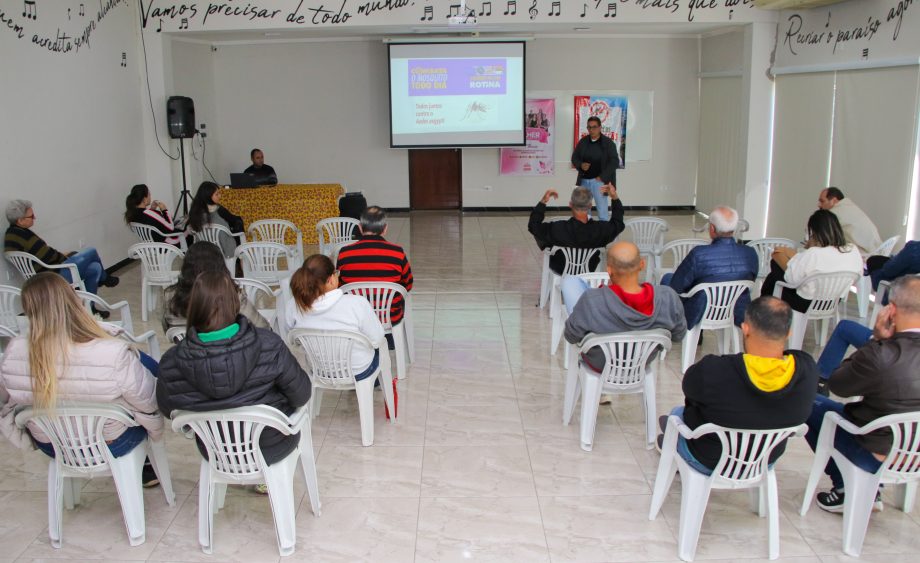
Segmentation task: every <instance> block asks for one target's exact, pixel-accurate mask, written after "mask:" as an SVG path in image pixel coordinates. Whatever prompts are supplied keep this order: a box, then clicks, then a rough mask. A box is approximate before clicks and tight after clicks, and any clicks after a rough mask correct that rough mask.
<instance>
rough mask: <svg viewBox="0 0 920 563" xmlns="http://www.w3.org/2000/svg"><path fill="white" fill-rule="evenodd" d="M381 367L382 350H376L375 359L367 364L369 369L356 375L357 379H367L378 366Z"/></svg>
mask: <svg viewBox="0 0 920 563" xmlns="http://www.w3.org/2000/svg"><path fill="white" fill-rule="evenodd" d="M378 367H380V350H374V359H373V360H371V365H369V366H367V369H366V370H364V371H362V372H361V373H359V374H358V375H356V376H355V381H361V380H362V379H367V378H368V377H370V376H371V375H373V374H374V372H375V371H377V368H378Z"/></svg>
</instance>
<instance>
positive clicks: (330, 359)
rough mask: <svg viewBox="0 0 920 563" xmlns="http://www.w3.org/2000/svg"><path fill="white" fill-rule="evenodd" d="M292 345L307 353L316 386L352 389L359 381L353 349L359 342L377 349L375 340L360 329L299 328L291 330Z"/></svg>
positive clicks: (289, 334)
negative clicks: (372, 341) (357, 330)
mask: <svg viewBox="0 0 920 563" xmlns="http://www.w3.org/2000/svg"><path fill="white" fill-rule="evenodd" d="M288 343H289V346H291V347H292V348H293V347H297V346H299V347H301V348H303V350H304V354H305V356H306V360H307V365H306V366H304V369H305V370H306V372H307V373H308V374H309V375H310V380H311V381H312V382H313V385H318V386H321V387H329V388H336V389H338V388H349V387H352V386H354V384H355V374H354V370H353V369H352V365H351V349H352V346H354V345H355V344H357V343H361V344H364V345H365V346H367V348H368V349H373V345H372V344H371V341H370V340H369V339H368V338H367V337H366V336H364V335H363V334H361V333H359V332H350V331H344V330H317V329H306V328H295V329H294V330H292V331H290V332H289V333H288Z"/></svg>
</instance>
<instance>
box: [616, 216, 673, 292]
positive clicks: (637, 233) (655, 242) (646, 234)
mask: <svg viewBox="0 0 920 563" xmlns="http://www.w3.org/2000/svg"><path fill="white" fill-rule="evenodd" d="M624 224H625V225H626V228H627V229H628V230H629V232H630V233H631V234H632V241H633V243H635V245H636V246H638V247H639V254H641V255H642V256H645V257H646V260H647V264H646V270H647V271H648V269H649V268H651V269H653V270H654V257H655V254H658V253H660V252H661V249H662V248H663V247H664V234H665V233H666V232H668V222H667V221H665V220H664V219H659V218H658V217H633V218H631V219H627V220H626V221H624ZM651 273H652V272H648V273H647V275H646V277H645V279H647V280H650V279H651V275H650V274H651Z"/></svg>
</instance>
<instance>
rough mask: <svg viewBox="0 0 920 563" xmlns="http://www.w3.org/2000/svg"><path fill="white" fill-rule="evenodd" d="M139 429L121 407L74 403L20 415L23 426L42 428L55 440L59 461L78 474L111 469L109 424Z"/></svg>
mask: <svg viewBox="0 0 920 563" xmlns="http://www.w3.org/2000/svg"><path fill="white" fill-rule="evenodd" d="M110 420H111V421H116V422H120V423H121V424H124V425H126V426H137V422H135V421H134V418H132V417H131V415H130V414H129V413H128V411H127V410H125V409H124V408H122V407H120V406H118V405H108V404H91V403H85V404H74V405H73V406H58V407H56V408H54V409H53V410H51V409H48V410H44V409H33V408H32V407H27V408H25V409H23V410H22V411H21V412H19V413H18V414H17V415H16V424H17V425H19V426H20V427H23V426H25V425H26V424H28V423H32V424H34V425H36V426H38V427H39V428H40V429H41V431H42V432H44V433H45V435H47V436H48V438H49V439H50V440H51V444H52V446H53V447H54V452H55V461H56V462H57V463H59V464H60V465H61V466H63V467H65V468H67V469H68V470H70V471H72V472H76V473H84V474H87V475H88V474H92V473H97V472H100V471H103V470H105V469H106V468H107V466H108V463H109V460H110V458H111V455H112V454H111V452H110V451H109V448H108V446H107V445H106V442H105V436H104V435H103V428H104V427H105V424H106V423H107V422H108V421H110Z"/></svg>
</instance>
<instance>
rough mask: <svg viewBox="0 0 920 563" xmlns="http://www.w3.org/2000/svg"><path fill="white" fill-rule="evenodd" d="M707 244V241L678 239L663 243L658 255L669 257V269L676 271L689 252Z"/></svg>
mask: <svg viewBox="0 0 920 563" xmlns="http://www.w3.org/2000/svg"><path fill="white" fill-rule="evenodd" d="M707 244H709V241H708V240H705V239H700V238H679V239H676V240H672V241H670V242H668V243H665V245H664V246H662V247H661V251H660V252H659V255H660V256H665V255H669V256H670V257H671V262H670V263H671V267H672V268H675V269H676V268H677V267H678V266H679V265H680V263H681V262H683V261H684V258H686V257H687V255H688V254H690V251H691V250H693V249H694V248H695V247H697V246H706V245H707Z"/></svg>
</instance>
